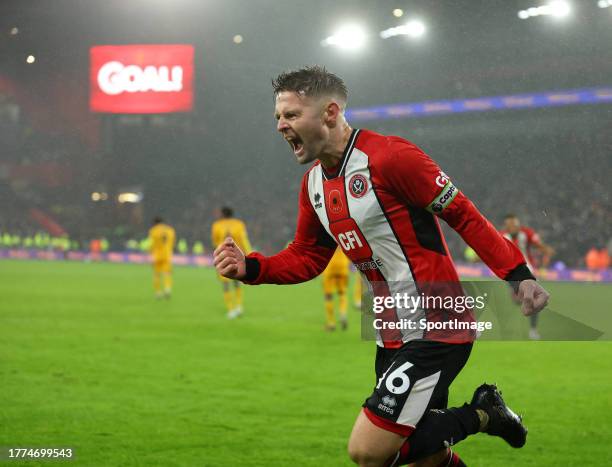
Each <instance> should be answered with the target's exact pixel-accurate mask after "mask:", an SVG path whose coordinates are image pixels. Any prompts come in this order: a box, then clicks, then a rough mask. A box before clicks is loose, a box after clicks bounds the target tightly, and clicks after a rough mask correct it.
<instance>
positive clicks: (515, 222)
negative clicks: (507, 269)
mask: <svg viewBox="0 0 612 467" xmlns="http://www.w3.org/2000/svg"><path fill="white" fill-rule="evenodd" d="M501 233H502V235H503V236H504V237H506V238H507V239H508V240H510V241H511V242H512V243H514V244H515V245H516V246H517V247H518V249H519V250H521V253H523V256H524V257H525V261H526V262H527V267H528V268H529V269H530V270H531V272H532V273H533V274H536V267H535V266H536V264H538V265H539V266H541V267H543V268H545V267H547V266H548V264H549V263H550V258H551V257H552V256H553V255H554V254H555V250H553V249H552V248H551V247H550V246H549V245H547V244H546V243H544V242H543V241H542V239H541V238H540V236H539V235H538V233H537V232H536V231H535V230H533V229H531V228H529V227H526V226H523V225H521V221H520V220H519V218H518V216H517V215H516V214H507V215H506V217H504V228H503V229H502V230H501ZM534 250H537V252H538V253H539V254H540V258H538V259H539V261H538V262H536V256H535V255H534ZM513 298H514V300H515V301H519V300H518V297H517V296H516V294H515V293H513ZM529 324H530V328H529V338H530V339H533V340H537V339H539V338H540V333H539V332H538V315H537V314H535V315H531V316H530V317H529Z"/></svg>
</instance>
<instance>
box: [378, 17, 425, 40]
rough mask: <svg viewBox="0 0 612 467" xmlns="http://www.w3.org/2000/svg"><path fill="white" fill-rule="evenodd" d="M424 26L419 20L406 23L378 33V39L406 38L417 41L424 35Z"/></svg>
mask: <svg viewBox="0 0 612 467" xmlns="http://www.w3.org/2000/svg"><path fill="white" fill-rule="evenodd" d="M425 30H426V29H425V24H423V22H422V21H419V20H412V21H408V22H407V23H406V24H403V25H401V26H397V27H394V28H389V29H385V30H384V31H381V32H380V37H382V38H383V39H389V38H390V37H395V36H408V37H412V38H414V39H417V38H419V37H421V36H423V34H425Z"/></svg>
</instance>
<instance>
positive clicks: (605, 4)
mask: <svg viewBox="0 0 612 467" xmlns="http://www.w3.org/2000/svg"><path fill="white" fill-rule="evenodd" d="M597 6H598V7H599V8H610V7H611V6H612V0H599V1H598V2H597Z"/></svg>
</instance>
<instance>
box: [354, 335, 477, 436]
mask: <svg viewBox="0 0 612 467" xmlns="http://www.w3.org/2000/svg"><path fill="white" fill-rule="evenodd" d="M470 350H471V344H446V343H440V342H429V341H412V342H408V343H407V344H404V346H403V347H401V348H400V349H397V350H393V349H382V348H378V350H377V356H376V359H377V361H376V376H377V383H376V386H375V387H374V390H373V391H372V394H371V395H370V397H368V399H366V401H365V403H364V405H363V407H364V413H365V414H366V416H367V417H368V418H369V419H370V421H371V422H372V423H373V424H375V425H377V426H378V427H380V428H382V429H385V430H387V431H391V432H393V433H396V434H398V435H402V436H405V437H409V436H410V435H411V434H412V432H414V430H415V429H416V427H417V424H418V423H419V421H420V420H421V418H422V417H423V415H424V414H425V412H426V411H427V410H429V409H434V408H444V407H446V404H447V401H448V388H449V386H450V384H451V383H452V381H453V380H454V379H455V377H456V376H457V374H458V373H459V371H461V369H462V368H463V366H464V365H465V363H466V361H467V358H468V356H469V354H470Z"/></svg>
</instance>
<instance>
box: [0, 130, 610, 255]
mask: <svg viewBox="0 0 612 467" xmlns="http://www.w3.org/2000/svg"><path fill="white" fill-rule="evenodd" d="M366 126H367V125H366ZM17 128H18V130H19V131H17V136H15V124H12V123H10V122H8V123H7V122H6V121H5V123H4V124H3V125H2V126H0V136H2V137H3V139H5V138H4V136H6V141H8V143H7V145H6V146H5V148H4V157H3V159H2V161H1V162H0V197H1V198H2V199H3V201H4V202H2V203H0V235H1V234H10V235H11V236H17V237H21V238H23V239H25V238H32V239H34V237H35V235H36V234H37V233H39V234H40V233H42V232H43V231H45V230H48V229H47V227H48V222H45V219H46V220H47V221H50V222H51V223H53V224H56V225H57V226H59V227H60V228H61V230H63V231H64V233H63V234H60V233H58V232H55V233H54V235H56V236H62V235H65V236H67V237H69V238H70V240H71V242H70V244H71V248H73V249H75V248H76V249H87V248H89V245H90V241H91V240H92V239H102V238H104V239H107V241H108V243H109V248H110V249H111V250H124V249H138V248H141V244H140V242H141V241H142V240H143V239H144V238H146V232H147V230H148V227H149V221H150V219H152V218H153V217H154V216H155V215H158V214H161V215H162V216H164V218H165V219H167V221H168V222H170V223H171V224H172V225H173V226H174V227H175V228H176V231H177V238H178V239H179V243H180V240H182V241H183V243H182V245H183V248H182V249H183V251H184V252H191V251H192V250H193V246H194V245H196V243H198V244H199V245H198V247H197V248H196V249H197V251H198V252H200V251H203V250H204V251H210V226H211V224H212V222H213V221H214V220H215V219H216V218H217V217H218V214H219V209H220V207H222V206H225V205H230V206H232V207H233V208H234V210H235V212H236V215H237V216H238V217H240V218H242V219H244V220H245V221H246V224H247V226H248V229H249V235H250V237H251V239H252V242H253V246H254V248H256V249H259V250H261V251H263V252H265V253H271V252H274V251H277V250H278V249H279V248H282V247H283V246H284V245H285V244H286V243H287V242H289V241H291V239H292V236H293V231H294V228H295V220H296V211H295V209H296V205H297V203H296V198H297V192H298V191H299V185H300V179H301V174H302V173H303V170H304V168H303V167H299V166H297V164H292V163H291V162H292V161H289V163H287V164H285V163H284V162H286V161H284V160H283V163H279V162H278V161H279V157H276V155H275V156H274V157H270V158H269V159H265V158H264V156H265V157H267V156H266V155H263V156H258V157H259V159H254V162H252V163H251V165H250V166H249V167H248V169H247V170H234V171H232V172H231V175H230V173H229V172H228V171H227V167H228V166H232V164H236V163H239V161H237V160H235V161H232V160H229V162H228V165H226V166H220V167H219V168H215V167H211V166H208V165H205V164H206V158H205V157H202V158H200V159H199V163H200V164H204V165H203V167H205V170H201V171H198V170H192V172H198V173H197V177H195V176H194V177H193V178H191V179H189V178H187V174H188V172H190V170H191V169H189V168H186V169H185V171H184V172H177V171H176V170H177V169H176V168H174V169H173V170H174V172H172V170H171V169H170V166H171V165H176V164H175V162H174V161H173V160H168V161H166V162H165V163H166V164H168V173H167V175H166V176H165V177H166V179H172V180H171V182H172V183H173V184H175V185H176V186H177V188H176V189H175V190H173V189H170V190H169V191H168V194H167V195H165V197H164V198H163V203H162V205H160V204H159V202H158V201H156V200H151V198H150V197H149V194H150V193H151V191H152V190H153V189H154V185H155V183H159V180H160V177H161V178H162V179H163V177H164V175H163V174H164V170H165V169H164V166H163V164H160V166H161V167H160V168H157V169H158V170H157V171H156V172H155V173H152V172H151V173H145V174H144V175H143V180H141V185H142V186H143V192H144V200H143V202H142V203H139V204H137V205H119V203H117V202H116V201H115V199H116V198H113V197H112V196H111V197H110V198H109V200H107V201H106V202H105V203H95V202H93V201H92V199H91V193H92V190H93V189H94V188H96V187H98V186H105V187H117V186H120V184H121V183H122V182H121V181H118V180H115V179H114V177H117V176H118V175H117V174H118V173H120V172H121V171H117V170H108V169H106V166H107V165H108V161H107V160H106V157H107V156H104V155H103V154H102V155H101V154H100V153H97V152H95V151H93V152H92V150H91V148H88V147H87V146H86V145H85V144H84V143H83V142H82V141H79V140H78V138H76V137H67V136H66V135H63V134H57V135H41V133H39V132H35V131H33V130H31V129H28V128H27V126H24V125H22V126H21V127H19V126H18V127H17ZM381 130H382V129H381ZM404 133H406V134H401V136H405V137H407V138H408V139H413V140H414V141H415V142H416V143H417V144H419V145H421V146H422V147H423V148H424V149H425V151H426V152H428V153H429V154H430V155H431V156H432V157H433V158H434V159H435V160H437V161H438V162H439V164H440V165H441V167H443V169H444V170H445V171H446V172H447V173H448V174H449V175H450V176H451V177H452V178H453V179H454V181H455V184H456V185H457V186H458V187H459V188H460V189H462V190H463V191H464V192H465V193H466V194H467V195H468V196H469V197H470V198H471V199H472V200H473V201H474V202H475V203H476V205H477V206H478V207H479V209H480V210H481V211H482V212H483V213H484V214H485V215H486V216H487V217H488V218H489V219H490V220H491V221H492V222H494V223H495V224H496V226H497V227H501V223H502V220H503V217H504V215H506V214H508V213H515V214H517V215H518V217H519V218H520V219H521V222H522V223H523V224H524V225H527V226H529V227H532V228H533V229H535V230H536V231H537V232H539V233H540V235H541V236H542V238H543V239H544V240H545V241H546V243H548V244H550V245H551V246H552V247H553V248H554V249H555V251H556V254H555V257H554V258H553V261H552V262H553V263H555V262H562V263H563V264H565V265H567V266H568V267H580V266H584V265H585V255H586V254H587V252H589V250H591V249H592V248H594V247H595V248H597V249H601V248H608V249H609V250H610V253H612V207H611V202H610V188H609V186H610V185H609V180H608V179H607V178H608V176H609V174H610V172H611V170H610V169H612V157H611V156H612V131H607V132H585V131H579V130H576V131H573V132H566V133H559V134H557V133H552V134H549V135H548V136H541V135H539V136H538V135H535V136H534V135H531V137H529V138H528V137H525V138H520V137H514V136H512V137H507V138H503V139H497V138H495V137H490V136H486V135H483V136H482V137H479V138H477V139H476V140H475V139H474V138H459V139H458V140H453V141H452V144H448V143H444V144H442V143H441V144H431V143H430V142H429V141H427V140H426V139H425V138H423V140H420V139H419V137H418V136H415V137H414V138H412V137H411V135H410V134H408V133H409V132H404ZM189 137H190V138H192V139H194V141H195V143H197V141H198V138H200V139H201V138H202V137H206V135H204V136H202V135H191V136H189ZM270 137H271V138H274V135H273V134H270ZM195 143H194V144H193V147H197V144H195ZM119 149H120V148H119ZM273 149H274V152H277V151H278V152H280V151H286V148H284V147H282V146H275V147H274V148H273ZM130 150H133V148H130ZM161 151H166V152H167V151H170V149H169V148H162V149H161ZM84 154H87V155H86V156H84ZM282 155H283V156H284V154H282ZM223 157H225V155H223ZM144 160H146V159H144ZM594 168H598V169H597V170H594ZM138 170H139V168H138V167H136V168H135V169H134V173H138ZM160 173H161V174H162V175H161V176H160ZM181 173H184V174H185V177H186V178H185V184H184V185H185V186H186V188H185V189H183V187H181V183H182V181H181V180H176V177H177V176H180V175H181ZM147 177H148V179H147ZM100 179H102V180H100ZM151 186H153V188H151ZM110 192H112V189H110V190H109V193H110ZM111 194H112V193H111ZM33 212H37V213H38V215H33ZM41 213H42V214H43V215H42V216H41V215H40V214H41ZM41 219H42V220H41ZM45 223H46V224H47V225H45ZM443 224H444V223H443ZM443 228H444V229H445V230H450V229H447V228H446V227H443ZM447 239H448V242H449V245H450V248H451V252H452V254H453V256H454V258H455V259H463V252H464V248H465V246H464V244H463V243H462V241H461V240H460V239H459V238H458V236H456V235H454V234H453V233H451V234H450V235H447ZM32 241H33V240H32ZM137 245H139V246H137ZM185 245H187V246H186V247H185ZM3 246H5V247H6V245H3Z"/></svg>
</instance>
